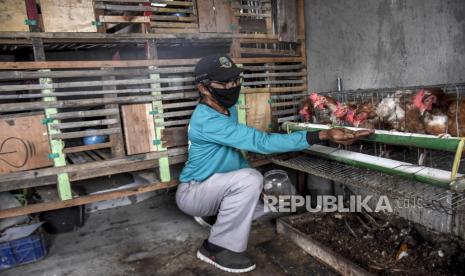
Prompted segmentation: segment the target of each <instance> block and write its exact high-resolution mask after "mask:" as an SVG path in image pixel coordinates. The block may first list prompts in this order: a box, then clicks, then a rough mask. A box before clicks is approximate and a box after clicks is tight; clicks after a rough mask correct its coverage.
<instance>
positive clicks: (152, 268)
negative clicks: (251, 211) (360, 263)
mask: <svg viewBox="0 0 465 276" xmlns="http://www.w3.org/2000/svg"><path fill="white" fill-rule="evenodd" d="M207 236H208V230H207V229H206V228H203V227H201V226H199V225H198V224H197V223H195V222H194V220H193V219H192V218H191V217H189V216H187V215H185V214H183V213H182V212H180V211H179V210H178V209H177V207H176V204H175V201H174V195H173V194H172V193H171V194H164V195H159V196H156V197H154V198H151V199H149V200H146V201H144V202H141V203H139V204H135V205H132V206H126V207H120V208H115V209H110V210H105V211H101V212H98V213H93V214H91V215H90V216H89V217H88V219H87V221H86V224H85V226H84V227H82V228H81V229H79V230H77V231H74V232H71V233H66V234H59V235H50V236H48V241H49V244H50V248H49V254H48V256H47V257H46V258H45V259H43V260H41V261H39V262H36V263H33V264H28V265H24V266H20V267H17V268H14V269H10V270H6V271H2V272H0V274H1V275H12V276H17V275H80V276H81V275H183V276H184V275H231V274H228V273H222V272H221V271H220V270H218V269H216V268H214V267H212V266H211V265H208V264H206V263H203V262H201V261H199V260H198V259H197V258H196V257H195V252H196V250H197V247H198V246H199V245H200V244H201V242H202V241H203V239H205V238H206V237H207ZM248 254H249V255H250V256H251V257H252V258H253V259H254V260H255V262H256V263H257V269H256V270H254V271H253V272H251V273H248V274H247V275H336V274H335V273H334V272H332V271H331V270H330V269H328V268H327V267H325V266H324V265H322V264H321V263H319V262H318V261H317V260H315V259H314V258H312V257H310V256H309V255H308V254H306V253H305V252H304V251H303V250H301V249H300V248H298V247H297V246H295V245H294V244H292V243H291V242H289V241H287V240H285V239H283V238H280V237H278V236H277V234H276V231H275V224H274V219H273V218H270V217H264V218H261V219H260V220H258V221H256V222H254V225H253V230H252V233H251V237H250V241H249V249H248Z"/></svg>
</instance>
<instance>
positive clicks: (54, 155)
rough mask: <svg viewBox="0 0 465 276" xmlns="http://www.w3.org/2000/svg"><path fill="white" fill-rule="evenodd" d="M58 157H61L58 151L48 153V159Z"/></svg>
mask: <svg viewBox="0 0 465 276" xmlns="http://www.w3.org/2000/svg"><path fill="white" fill-rule="evenodd" d="M58 157H60V154H59V153H56V152H55V153H50V154H49V155H48V159H55V158H58Z"/></svg>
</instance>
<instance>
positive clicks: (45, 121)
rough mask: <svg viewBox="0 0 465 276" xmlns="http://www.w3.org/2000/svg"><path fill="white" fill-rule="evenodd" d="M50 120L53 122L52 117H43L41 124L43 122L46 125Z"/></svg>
mask: <svg viewBox="0 0 465 276" xmlns="http://www.w3.org/2000/svg"><path fill="white" fill-rule="evenodd" d="M51 122H53V119H51V118H44V119H43V120H42V124H43V125H48V124H50V123H51Z"/></svg>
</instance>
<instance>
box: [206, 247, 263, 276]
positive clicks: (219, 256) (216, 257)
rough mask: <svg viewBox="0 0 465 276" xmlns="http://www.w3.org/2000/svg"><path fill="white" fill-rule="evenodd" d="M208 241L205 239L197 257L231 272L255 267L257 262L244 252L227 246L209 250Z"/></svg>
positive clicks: (244, 270) (240, 271)
mask: <svg viewBox="0 0 465 276" xmlns="http://www.w3.org/2000/svg"><path fill="white" fill-rule="evenodd" d="M207 243H208V241H206V240H205V241H204V242H203V244H202V246H201V247H200V248H199V250H198V251H197V258H199V259H200V260H202V261H204V262H206V263H209V264H212V265H214V266H216V267H217V268H219V269H221V270H224V271H227V272H231V273H245V272H249V271H252V270H254V269H255V264H254V263H253V262H252V261H251V260H250V259H249V258H247V257H246V256H245V255H244V254H242V253H236V252H233V251H231V250H228V249H226V248H223V249H222V250H221V251H218V252H214V251H211V250H208V248H207V247H208V244H207ZM217 247H218V246H217Z"/></svg>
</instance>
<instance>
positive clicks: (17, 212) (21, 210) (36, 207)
mask: <svg viewBox="0 0 465 276" xmlns="http://www.w3.org/2000/svg"><path fill="white" fill-rule="evenodd" d="M177 184H178V183H177V181H176V180H172V181H170V182H161V183H152V184H150V185H147V186H142V187H137V188H131V189H124V190H118V191H113V192H107V193H101V194H96V195H87V196H82V197H78V198H73V199H69V200H64V201H54V202H45V203H37V204H32V205H28V206H25V207H17V208H10V209H5V210H1V211H0V219H3V218H9V217H15V216H22V215H27V214H32V213H38V212H44V211H49V210H56V209H61V208H68V207H72V206H78V205H84V204H89V203H92V202H98V201H104V200H110V199H115V198H120V197H127V196H132V195H137V194H141V193H147V192H151V191H156V190H161V189H167V188H171V187H175V186H176V185H177Z"/></svg>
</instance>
